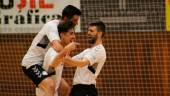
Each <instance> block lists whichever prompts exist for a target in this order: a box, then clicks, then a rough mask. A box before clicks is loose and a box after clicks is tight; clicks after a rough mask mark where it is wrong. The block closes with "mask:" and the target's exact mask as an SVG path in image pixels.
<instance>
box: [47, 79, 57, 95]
mask: <svg viewBox="0 0 170 96" xmlns="http://www.w3.org/2000/svg"><path fill="white" fill-rule="evenodd" d="M47 85H48V87H47V89H48V90H49V91H52V92H54V91H55V82H54V80H52V79H49V80H48V83H47Z"/></svg>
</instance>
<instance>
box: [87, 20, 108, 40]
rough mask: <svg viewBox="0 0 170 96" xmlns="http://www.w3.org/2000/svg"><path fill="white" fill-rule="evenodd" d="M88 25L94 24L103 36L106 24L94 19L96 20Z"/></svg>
mask: <svg viewBox="0 0 170 96" xmlns="http://www.w3.org/2000/svg"><path fill="white" fill-rule="evenodd" d="M89 26H96V28H97V31H99V32H102V37H103V36H104V33H105V30H106V26H105V24H104V23H103V22H102V21H96V22H93V23H90V24H89Z"/></svg>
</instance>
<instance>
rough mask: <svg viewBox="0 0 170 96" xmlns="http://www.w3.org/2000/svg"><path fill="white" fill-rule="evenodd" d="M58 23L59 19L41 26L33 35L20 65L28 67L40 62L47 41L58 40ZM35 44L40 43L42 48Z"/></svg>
mask: <svg viewBox="0 0 170 96" xmlns="http://www.w3.org/2000/svg"><path fill="white" fill-rule="evenodd" d="M58 24H59V20H52V21H49V22H47V23H46V24H45V25H44V26H43V28H42V29H41V30H40V32H39V33H38V34H37V35H36V36H35V38H34V40H33V41H32V44H31V46H30V48H29V49H28V51H27V53H26V55H25V56H24V58H23V60H22V66H25V67H26V68H29V67H30V66H32V65H35V64H42V62H43V60H44V55H45V53H46V51H47V46H48V44H49V42H52V41H53V40H60V38H59V34H58V29H57V26H58ZM37 45H41V46H43V47H44V48H42V47H39V46H37Z"/></svg>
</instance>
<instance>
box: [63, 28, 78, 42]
mask: <svg viewBox="0 0 170 96" xmlns="http://www.w3.org/2000/svg"><path fill="white" fill-rule="evenodd" d="M60 36H61V42H62V43H63V44H64V45H67V44H69V43H70V42H73V41H75V39H76V36H75V31H74V29H73V28H71V29H69V30H68V31H67V32H65V33H64V32H63V33H61V34H60Z"/></svg>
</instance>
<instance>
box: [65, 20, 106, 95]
mask: <svg viewBox="0 0 170 96" xmlns="http://www.w3.org/2000/svg"><path fill="white" fill-rule="evenodd" d="M104 33H105V24H104V23H103V22H101V21H98V22H94V23H91V24H90V25H89V27H88V32H87V36H88V42H89V43H90V44H91V47H90V48H87V49H86V50H84V51H83V52H81V53H80V54H78V55H76V56H74V57H73V58H71V57H70V56H66V57H65V58H64V64H65V65H70V66H78V67H77V69H76V72H75V75H74V79H73V87H72V89H71V93H70V96H98V92H97V89H96V79H97V76H98V75H99V73H100V71H101V69H102V67H103V65H104V63H105V60H106V51H105V48H104V46H103V44H102V39H103V38H104Z"/></svg>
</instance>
